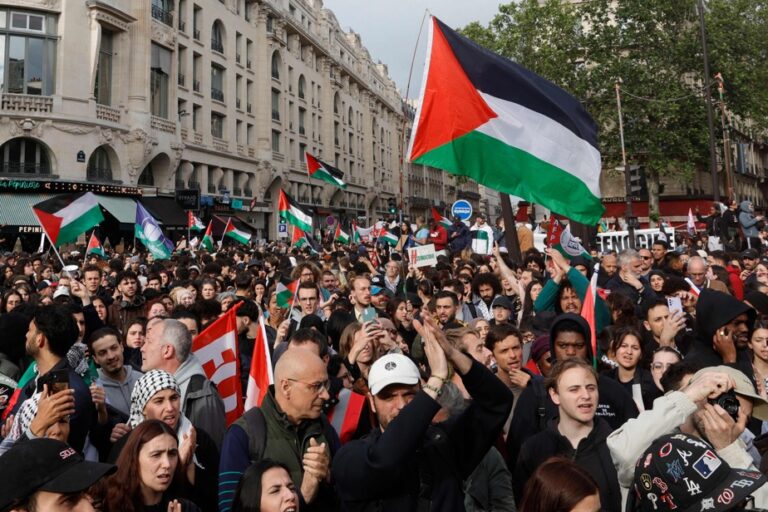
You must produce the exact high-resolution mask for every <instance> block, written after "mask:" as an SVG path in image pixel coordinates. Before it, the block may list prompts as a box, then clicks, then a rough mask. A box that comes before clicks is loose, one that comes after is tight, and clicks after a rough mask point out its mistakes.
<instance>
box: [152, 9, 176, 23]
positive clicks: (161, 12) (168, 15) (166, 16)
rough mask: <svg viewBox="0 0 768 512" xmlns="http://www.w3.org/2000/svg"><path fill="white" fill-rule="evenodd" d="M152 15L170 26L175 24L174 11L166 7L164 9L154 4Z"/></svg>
mask: <svg viewBox="0 0 768 512" xmlns="http://www.w3.org/2000/svg"><path fill="white" fill-rule="evenodd" d="M152 17H153V18H154V19H156V20H157V21H159V22H160V23H164V24H166V25H168V26H169V27H172V26H173V13H172V12H171V11H166V10H165V9H162V8H161V7H158V6H156V5H153V6H152Z"/></svg>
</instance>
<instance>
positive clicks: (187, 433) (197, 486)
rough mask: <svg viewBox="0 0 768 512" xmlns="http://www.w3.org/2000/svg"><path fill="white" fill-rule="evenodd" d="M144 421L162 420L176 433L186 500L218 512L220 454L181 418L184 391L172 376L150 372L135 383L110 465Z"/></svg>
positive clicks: (208, 439) (207, 438)
mask: <svg viewBox="0 0 768 512" xmlns="http://www.w3.org/2000/svg"><path fill="white" fill-rule="evenodd" d="M145 420H160V421H162V422H163V423H165V424H166V425H168V426H169V427H170V428H171V429H173V431H174V432H176V437H177V438H178V441H179V463H180V464H182V466H183V467H182V472H183V474H184V475H185V477H186V478H185V485H184V489H183V490H184V492H185V497H187V498H189V499H191V500H192V501H194V502H195V503H196V504H197V505H199V506H200V508H201V509H203V510H216V507H217V478H218V474H219V452H218V450H217V448H216V445H215V444H214V442H213V440H212V439H211V437H210V436H209V435H208V434H207V433H206V432H205V431H204V430H201V429H195V427H193V426H192V423H191V422H190V421H189V420H188V419H187V418H186V416H184V415H183V414H181V390H180V389H179V385H178V384H177V383H176V379H174V377H173V375H171V374H170V373H168V372H166V371H164V370H150V371H148V372H147V373H145V374H144V375H143V376H142V377H141V378H140V379H139V380H138V381H137V382H136V385H135V386H134V388H133V392H132V393H131V414H130V418H129V420H128V424H127V425H125V424H118V425H117V426H116V427H115V429H114V430H113V432H112V441H113V442H114V443H115V445H114V447H113V448H112V452H111V453H110V455H109V461H110V462H112V463H114V462H115V461H116V460H117V458H118V456H119V455H120V451H121V450H122V448H123V446H124V445H125V443H126V442H127V439H128V435H125V434H126V433H128V432H130V431H131V430H132V429H134V428H136V426H138V425H139V424H141V423H142V422H143V421H145ZM129 435H130V434H129Z"/></svg>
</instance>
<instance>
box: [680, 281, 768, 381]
mask: <svg viewBox="0 0 768 512" xmlns="http://www.w3.org/2000/svg"><path fill="white" fill-rule="evenodd" d="M744 313H746V314H747V316H748V317H749V318H748V320H747V325H749V326H752V325H754V323H755V316H756V314H757V313H756V312H755V310H754V309H752V308H751V307H749V306H748V305H747V304H745V303H744V302H741V301H740V300H738V299H736V298H734V297H732V296H731V295H728V294H727V293H723V292H718V291H715V290H710V289H707V288H705V289H703V290H701V294H700V295H699V300H698V302H697V303H696V320H697V321H696V326H697V333H696V339H695V340H694V342H693V346H691V349H690V351H689V352H688V354H687V355H686V358H685V359H686V361H691V362H694V363H698V364H700V365H701V366H702V367H707V366H718V365H721V364H723V358H722V357H721V356H720V354H719V353H718V352H717V351H716V350H715V348H714V345H713V341H712V340H713V338H714V336H715V331H716V330H718V329H720V328H721V327H723V326H724V325H727V324H729V323H730V322H731V320H733V319H734V318H736V317H737V316H739V315H742V314H744ZM729 366H733V367H734V368H738V369H739V370H741V371H742V372H744V373H745V374H746V375H752V363H751V361H750V357H749V354H748V350H747V349H740V350H739V349H737V353H736V363H735V364H731V365H729Z"/></svg>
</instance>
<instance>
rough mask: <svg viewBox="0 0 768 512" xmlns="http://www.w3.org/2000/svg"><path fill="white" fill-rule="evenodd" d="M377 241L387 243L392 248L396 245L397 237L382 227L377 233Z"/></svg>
mask: <svg viewBox="0 0 768 512" xmlns="http://www.w3.org/2000/svg"><path fill="white" fill-rule="evenodd" d="M379 240H381V241H382V242H387V243H388V244H389V245H391V246H392V247H394V246H396V245H397V236H395V235H394V234H393V233H390V232H389V231H387V228H384V227H382V228H381V231H379Z"/></svg>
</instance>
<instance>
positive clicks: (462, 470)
mask: <svg viewBox="0 0 768 512" xmlns="http://www.w3.org/2000/svg"><path fill="white" fill-rule="evenodd" d="M462 381H463V382H464V385H465V386H466V388H467V391H469V394H470V395H471V396H472V403H471V405H470V406H469V407H468V408H467V409H466V410H465V411H464V412H463V413H462V414H461V415H459V416H456V417H455V418H453V419H451V420H449V421H447V422H445V423H443V424H441V425H440V426H438V427H435V426H432V425H431V421H432V418H433V417H434V415H435V414H436V413H437V411H439V410H440V405H439V404H438V403H437V402H436V401H434V400H432V398H430V397H429V395H427V394H426V393H424V392H419V393H418V394H417V395H416V397H415V398H414V399H413V400H412V401H411V402H410V403H409V404H408V405H407V406H405V407H404V408H403V409H402V410H401V411H400V414H399V415H398V416H397V417H396V418H395V419H394V420H392V422H391V423H390V424H389V425H388V426H387V429H386V430H385V431H384V432H381V430H380V429H375V430H374V431H373V432H372V433H371V434H370V435H369V436H367V437H365V438H363V439H359V440H355V441H350V442H349V443H347V444H346V445H344V446H343V447H342V448H341V449H340V450H339V451H338V453H337V454H336V457H335V458H334V460H333V467H332V476H333V481H334V482H335V485H336V489H337V492H338V495H339V497H340V498H341V500H342V501H343V502H344V510H347V511H362V510H377V511H380V512H387V511H393V512H395V511H397V512H409V511H416V510H421V509H420V505H422V506H425V507H427V509H428V510H434V511H444V510H446V511H447V510H464V491H463V489H462V483H463V481H464V480H465V479H466V478H467V477H469V475H470V474H471V473H472V472H473V471H474V469H475V467H477V465H478V463H479V462H480V461H481V460H482V459H483V457H484V456H485V454H486V453H487V452H488V450H489V449H490V447H491V446H492V445H493V442H494V440H495V439H496V438H497V437H498V435H499V434H500V433H501V429H502V427H503V425H504V421H505V420H506V418H507V416H508V415H509V411H510V409H511V407H512V393H511V392H510V391H509V389H507V387H506V386H505V385H504V384H503V383H502V382H501V381H500V380H499V379H498V378H496V377H495V376H494V375H493V374H492V373H491V372H490V371H488V370H487V369H486V368H485V367H483V366H482V365H480V364H479V363H477V362H473V363H472V368H471V369H470V370H469V372H467V374H466V375H464V376H462Z"/></svg>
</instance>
